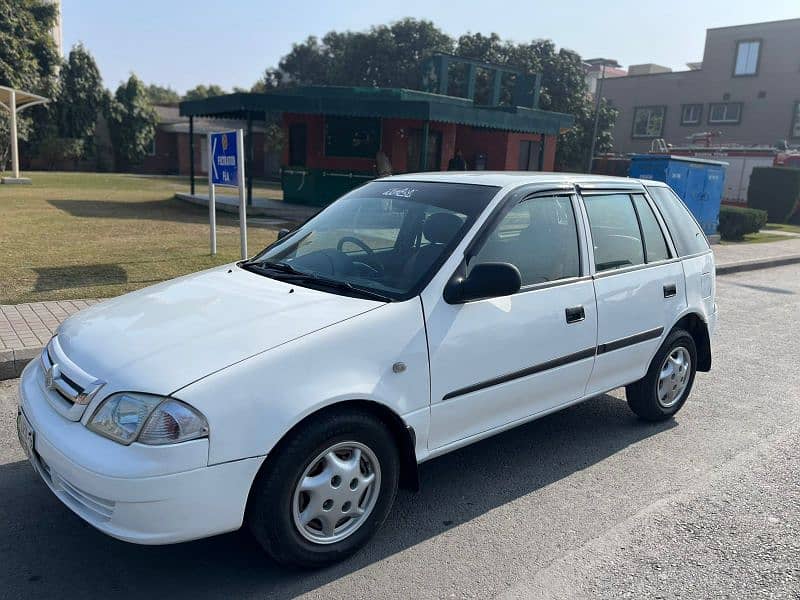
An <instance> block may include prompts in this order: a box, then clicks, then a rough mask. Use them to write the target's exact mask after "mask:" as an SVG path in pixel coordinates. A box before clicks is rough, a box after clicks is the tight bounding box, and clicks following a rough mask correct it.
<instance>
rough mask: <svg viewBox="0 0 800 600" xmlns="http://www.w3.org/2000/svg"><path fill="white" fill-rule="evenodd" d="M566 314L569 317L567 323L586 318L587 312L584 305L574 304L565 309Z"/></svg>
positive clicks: (578, 321) (577, 321)
mask: <svg viewBox="0 0 800 600" xmlns="http://www.w3.org/2000/svg"><path fill="white" fill-rule="evenodd" d="M564 314H565V315H566V317H567V323H580V322H581V321H583V320H584V319H585V318H586V312H585V311H584V310H583V307H582V306H572V307H570V308H565V309H564Z"/></svg>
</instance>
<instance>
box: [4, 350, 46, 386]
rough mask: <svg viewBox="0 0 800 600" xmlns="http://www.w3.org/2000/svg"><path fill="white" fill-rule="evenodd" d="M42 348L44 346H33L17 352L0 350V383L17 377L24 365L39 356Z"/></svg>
mask: <svg viewBox="0 0 800 600" xmlns="http://www.w3.org/2000/svg"><path fill="white" fill-rule="evenodd" d="M43 348H44V346H35V347H32V348H18V349H17V350H0V381H3V380H5V379H14V378H15V377H19V376H20V375H21V374H22V370H23V369H24V368H25V365H27V364H28V363H29V362H31V361H32V360H33V359H34V358H36V357H37V356H39V354H40V353H41V352H42V349H43Z"/></svg>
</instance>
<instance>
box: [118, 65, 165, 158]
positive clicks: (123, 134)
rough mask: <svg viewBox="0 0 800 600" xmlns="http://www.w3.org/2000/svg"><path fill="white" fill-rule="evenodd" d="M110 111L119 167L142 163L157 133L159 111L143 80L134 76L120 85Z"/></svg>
mask: <svg viewBox="0 0 800 600" xmlns="http://www.w3.org/2000/svg"><path fill="white" fill-rule="evenodd" d="M107 112H108V125H109V130H110V133H111V141H112V143H113V145H114V153H115V155H116V159H117V166H122V167H127V166H130V165H133V164H136V163H139V162H141V160H142V159H143V158H144V157H145V156H146V155H147V152H148V150H149V148H150V146H151V144H152V143H153V138H154V137H155V134H156V113H155V110H154V109H153V107H152V105H151V104H150V101H149V99H148V97H147V88H146V87H145V85H144V83H142V81H141V80H140V79H139V78H138V77H136V75H131V76H130V78H129V79H128V81H126V82H124V83H121V84H120V86H119V87H118V88H117V91H116V93H115V94H114V97H113V99H111V100H110V101H109V106H108V109H107Z"/></svg>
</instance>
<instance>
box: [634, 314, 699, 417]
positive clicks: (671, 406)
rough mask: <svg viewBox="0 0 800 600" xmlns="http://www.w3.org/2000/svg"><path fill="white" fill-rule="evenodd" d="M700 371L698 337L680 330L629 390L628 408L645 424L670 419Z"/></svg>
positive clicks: (679, 406) (672, 333)
mask: <svg viewBox="0 0 800 600" xmlns="http://www.w3.org/2000/svg"><path fill="white" fill-rule="evenodd" d="M687 362H688V364H687ZM696 372H697V348H696V346H695V343H694V338H692V336H691V335H690V334H689V333H688V332H687V331H684V330H683V329H676V330H674V331H672V332H671V333H670V334H669V335H668V336H667V339H666V340H664V343H663V344H662V345H661V348H659V350H658V352H656V355H655V357H654V358H653V361H652V362H651V363H650V368H649V369H648V370H647V374H646V375H645V376H644V377H643V378H642V379H640V380H639V381H637V382H635V383H632V384H630V385H628V386H627V387H626V388H625V395H626V397H627V399H628V406H630V408H631V410H632V411H633V412H634V413H636V415H637V416H638V417H639V418H641V419H644V420H645V421H664V420H666V419H669V418H671V417H672V416H673V415H674V414H675V413H677V412H678V411H679V410H680V409H681V407H682V406H683V405H684V403H685V402H686V399H687V398H688V397H689V394H690V393H691V391H692V385H693V384H694V376H695V374H696Z"/></svg>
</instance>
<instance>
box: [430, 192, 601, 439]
mask: <svg viewBox="0 0 800 600" xmlns="http://www.w3.org/2000/svg"><path fill="white" fill-rule="evenodd" d="M576 208H577V206H576V199H575V198H573V197H572V196H570V195H569V194H565V195H545V196H534V197H529V198H527V199H525V200H523V201H522V202H520V203H518V204H517V205H516V206H514V207H513V208H511V209H510V210H509V211H508V212H507V213H506V214H505V216H504V217H503V218H502V219H500V220H499V222H498V223H497V224H496V225H495V227H494V229H493V230H492V231H490V232H489V233H488V235H487V236H486V237H483V238H482V239H484V240H485V242H484V243H483V244H482V245H481V246H480V247H479V248H475V249H474V250H471V251H470V252H469V255H468V257H467V258H466V259H465V260H466V261H467V270H469V269H470V268H472V267H473V266H474V265H475V264H478V263H481V262H508V263H511V264H513V265H515V266H516V267H517V268H518V269H519V271H520V275H521V278H522V285H523V287H522V289H521V290H520V291H519V292H518V293H516V294H513V295H511V296H506V297H501V298H493V299H488V300H478V301H474V302H468V303H466V304H455V305H451V304H448V303H447V302H445V301H444V299H443V298H442V294H441V290H438V291H437V290H430V289H429V290H426V294H424V295H423V304H424V307H425V320H426V327H427V333H428V346H429V352H430V365H431V425H430V435H429V448H430V449H431V450H435V449H437V448H441V447H443V446H447V445H448V444H452V443H457V442H459V441H460V440H465V439H467V438H470V437H471V436H475V435H479V434H481V433H483V432H487V431H490V430H492V429H495V428H498V427H502V426H504V425H507V424H509V423H513V422H514V421H518V420H520V419H525V418H526V417H530V416H531V415H535V414H537V413H542V412H545V411H548V410H552V409H554V408H555V407H558V406H561V405H564V404H567V403H569V402H572V401H575V400H577V399H579V398H581V397H582V396H583V395H584V392H585V388H586V384H587V381H588V379H589V375H590V373H591V370H592V364H593V362H594V354H595V345H596V344H595V342H596V334H597V315H596V309H595V297H594V288H593V286H592V281H591V279H590V278H589V277H582V275H583V274H584V271H583V270H582V268H581V264H582V262H585V261H582V259H581V255H582V252H581V245H582V242H581V240H582V239H583V238H582V236H581V235H580V234H579V228H578V227H577V224H576V223H577V220H576V218H575V215H576V214H579V213H577V212H576Z"/></svg>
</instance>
